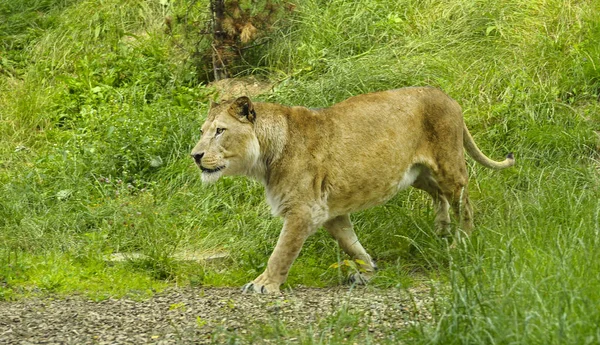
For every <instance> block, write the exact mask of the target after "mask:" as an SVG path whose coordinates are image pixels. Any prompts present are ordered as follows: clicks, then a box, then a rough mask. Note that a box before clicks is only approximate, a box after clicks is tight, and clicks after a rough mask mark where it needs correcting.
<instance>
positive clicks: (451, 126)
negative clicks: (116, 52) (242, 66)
mask: <svg viewBox="0 0 600 345" xmlns="http://www.w3.org/2000/svg"><path fill="white" fill-rule="evenodd" d="M463 146H464V148H466V151H467V152H468V153H469V155H470V156H471V157H473V158H474V159H475V160H476V161H477V162H478V163H480V164H482V165H484V166H486V167H488V168H493V169H503V168H507V167H510V166H512V165H513V164H514V158H513V155H512V154H509V155H508V156H507V158H506V159H505V160H504V161H502V162H496V161H493V160H491V159H489V158H488V157H486V156H485V155H484V154H483V153H482V152H481V151H480V150H479V149H478V148H477V145H476V144H475V142H474V141H473V137H471V134H470V133H469V131H468V129H467V127H466V126H465V124H464V122H463V117H462V111H461V108H460V106H459V105H458V103H456V101H454V100H453V99H451V98H450V97H449V96H447V95H446V94H445V93H443V92H442V91H440V90H438V89H435V88H428V87H411V88H402V89H398V90H390V91H382V92H374V93H369V94H364V95H359V96H355V97H352V98H349V99H347V100H345V101H343V102H341V103H338V104H335V105H333V106H331V107H329V108H325V109H308V108H304V107H287V106H283V105H279V104H272V103H252V102H251V101H250V99H249V98H248V97H240V98H237V99H236V100H234V101H227V102H223V103H221V104H212V105H211V108H210V111H209V113H208V117H207V119H206V122H205V123H204V124H203V125H202V137H201V138H200V141H199V142H198V144H197V145H196V147H194V149H193V150H192V157H193V158H194V160H195V161H196V164H197V165H198V167H199V168H200V170H201V171H202V172H201V175H202V181H203V182H205V183H211V182H214V181H216V180H217V179H219V178H220V177H221V176H224V175H246V176H250V177H252V178H255V179H256V180H258V181H260V182H262V183H263V184H264V186H265V190H266V196H267V202H268V203H269V205H270V207H271V210H272V212H273V214H274V215H278V216H281V217H283V218H284V226H283V229H282V231H281V234H280V236H279V240H278V241H277V245H276V246H275V250H274V251H273V253H272V254H271V257H270V258H269V261H268V264H267V268H266V270H265V271H264V272H263V273H262V274H261V275H260V276H258V277H257V278H256V279H254V281H252V282H250V283H248V284H246V285H245V286H244V287H243V291H244V292H257V293H272V292H278V291H279V287H280V285H281V284H282V283H283V282H284V281H285V279H286V278H287V275H288V272H289V270H290V267H291V265H292V263H293V262H294V260H295V259H296V257H297V256H298V253H299V252H300V249H301V248H302V245H303V244H304V241H305V240H306V239H307V237H308V236H310V235H311V234H312V233H314V232H315V231H316V230H317V229H318V228H319V227H321V226H323V227H324V228H325V229H326V230H327V231H328V232H329V233H330V234H331V235H332V236H333V237H334V238H335V239H336V240H337V241H338V243H339V245H340V246H341V247H342V248H343V250H344V251H345V252H346V253H348V254H349V255H350V256H351V257H352V258H353V259H358V260H362V261H358V260H357V261H358V262H361V264H362V263H363V262H364V265H363V266H364V267H362V268H363V270H361V271H362V272H360V273H354V274H353V275H352V276H351V277H350V281H353V282H357V283H365V282H366V281H368V280H369V279H370V278H371V277H372V275H373V274H374V271H375V268H376V266H375V263H374V262H373V260H372V259H371V257H370V256H369V254H367V252H366V251H365V249H364V248H363V246H362V245H361V244H360V242H359V241H358V239H357V237H356V234H355V233H354V230H353V228H352V223H351V222H350V216H349V215H350V213H351V212H356V211H359V210H362V209H365V208H368V207H372V206H375V205H379V204H382V203H384V202H386V201H387V200H389V199H390V198H392V197H393V196H394V195H395V194H396V193H398V191H400V190H402V189H405V188H407V187H408V186H413V187H416V188H419V189H422V190H424V191H426V192H427V193H429V194H430V195H431V197H432V198H433V203H434V208H435V213H436V216H435V225H436V229H437V231H438V232H439V233H440V234H441V235H444V234H446V233H448V232H449V230H450V229H449V227H450V216H449V212H448V211H449V208H450V207H452V209H453V212H454V214H455V215H456V216H457V217H458V218H459V219H460V229H462V230H463V231H464V232H465V233H467V234H468V233H470V231H471V229H472V228H473V217H472V210H471V205H470V204H469V197H468V193H467V180H468V176H467V168H466V163H465V158H464V154H463Z"/></svg>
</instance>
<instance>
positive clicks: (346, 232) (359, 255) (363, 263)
mask: <svg viewBox="0 0 600 345" xmlns="http://www.w3.org/2000/svg"><path fill="white" fill-rule="evenodd" d="M323 227H324V228H325V229H326V230H327V231H328V232H329V233H330V234H331V236H333V238H335V239H336V240H337V241H338V243H339V245H340V247H342V249H343V250H344V252H346V254H348V255H350V257H351V258H352V259H353V260H359V261H358V265H357V268H358V271H357V272H354V273H352V274H351V275H350V276H349V277H348V281H349V282H350V283H355V284H359V285H364V284H366V283H367V282H368V281H369V280H370V279H371V278H372V277H373V276H374V275H375V270H376V269H377V266H376V265H375V262H374V261H373V260H372V259H371V256H370V255H369V254H367V251H366V250H365V249H364V248H363V246H362V245H361V244H360V242H359V241H358V237H356V233H355V232H354V229H353V227H352V222H351V221H350V216H349V215H347V214H345V215H342V216H338V217H335V218H332V219H330V220H328V221H327V222H325V224H323Z"/></svg>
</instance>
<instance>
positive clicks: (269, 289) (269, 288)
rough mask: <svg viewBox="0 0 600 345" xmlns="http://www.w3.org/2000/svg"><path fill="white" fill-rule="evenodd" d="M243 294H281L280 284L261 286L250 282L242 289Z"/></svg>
mask: <svg viewBox="0 0 600 345" xmlns="http://www.w3.org/2000/svg"><path fill="white" fill-rule="evenodd" d="M242 292H243V293H260V294H274V293H279V284H273V283H272V284H264V285H263V284H261V283H257V282H250V283H248V284H246V285H244V286H243V287H242Z"/></svg>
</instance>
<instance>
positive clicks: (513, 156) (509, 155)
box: [506, 152, 515, 159]
mask: <svg viewBox="0 0 600 345" xmlns="http://www.w3.org/2000/svg"><path fill="white" fill-rule="evenodd" d="M506 158H508V159H515V155H514V154H513V153H512V152H511V153H509V154H508V155H507V156H506Z"/></svg>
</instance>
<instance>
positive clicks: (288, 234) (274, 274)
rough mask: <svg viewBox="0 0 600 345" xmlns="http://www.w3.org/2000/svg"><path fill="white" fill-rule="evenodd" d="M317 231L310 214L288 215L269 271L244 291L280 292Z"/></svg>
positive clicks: (270, 262)
mask: <svg viewBox="0 0 600 345" xmlns="http://www.w3.org/2000/svg"><path fill="white" fill-rule="evenodd" d="M315 229H316V226H315V225H314V224H313V222H312V219H311V217H310V213H301V212H296V213H291V214H288V215H286V217H285V222H284V224H283V230H281V234H280V235H279V240H278V241H277V245H276V246H275V250H273V253H272V254H271V257H270V258H269V262H268V263H267V269H266V270H265V271H264V272H263V273H262V274H261V275H260V276H258V277H257V278H256V279H254V281H252V282H251V283H248V284H246V285H244V287H243V288H242V291H243V292H257V293H263V294H264V293H274V292H279V287H280V286H281V284H283V283H284V282H285V280H286V278H287V275H288V273H289V271H290V267H291V266H292V264H293V263H294V260H296V257H298V254H299V253H300V249H302V245H303V244H304V241H306V239H307V238H308V236H309V235H310V234H312V233H313V232H314V231H315Z"/></svg>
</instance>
